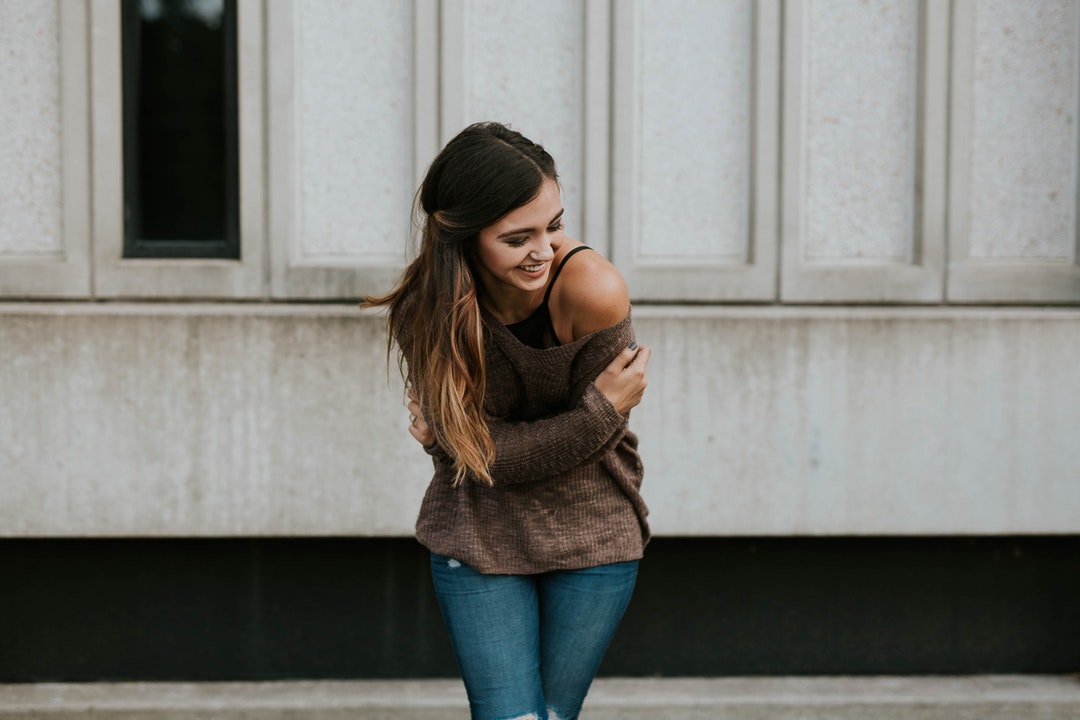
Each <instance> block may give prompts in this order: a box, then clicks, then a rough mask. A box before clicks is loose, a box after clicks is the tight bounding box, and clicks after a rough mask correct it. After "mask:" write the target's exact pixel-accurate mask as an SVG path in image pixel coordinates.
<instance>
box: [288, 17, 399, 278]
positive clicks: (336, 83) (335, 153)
mask: <svg viewBox="0 0 1080 720" xmlns="http://www.w3.org/2000/svg"><path fill="white" fill-rule="evenodd" d="M412 10H413V8H412V5H411V4H410V3H402V2H398V1H397V0H364V1H363V2H357V1H355V0H333V1H328V0H303V1H302V2H300V3H298V5H297V8H296V17H295V33H296V36H295V37H296V51H295V60H294V64H295V73H296V75H295V83H296V105H295V108H294V112H295V114H296V136H297V152H296V164H297V172H296V176H297V177H296V179H297V184H298V193H299V197H298V207H297V230H298V235H297V237H296V238H295V242H296V246H295V248H294V252H293V258H294V262H299V263H304V262H313V261H317V260H319V259H326V260H335V259H354V258H355V259H356V260H359V261H363V260H365V259H369V260H370V259H373V260H376V261H380V260H387V259H390V260H391V261H392V260H394V259H397V258H400V257H401V255H402V250H403V248H404V246H405V241H406V239H407V238H408V229H409V227H408V222H409V205H410V203H411V201H412V192H413V191H412V189H410V188H411V186H412V184H413V167H412V165H413V158H412V154H413V138H412V116H413V104H412V77H411V75H412V23H413V18H412Z"/></svg>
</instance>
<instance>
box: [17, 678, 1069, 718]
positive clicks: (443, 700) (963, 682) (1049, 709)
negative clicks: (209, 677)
mask: <svg viewBox="0 0 1080 720" xmlns="http://www.w3.org/2000/svg"><path fill="white" fill-rule="evenodd" d="M91 716H92V717H93V718H95V719H96V720H130V719H134V718H140V719H142V718H145V719H147V720H210V719H211V718H213V719H219V718H221V719H228V720H239V719H240V718H243V719H245V720H247V719H248V718H261V719H263V720H286V719H287V720H339V719H340V720H345V718H350V719H352V718H365V719H371V720H390V719H392V718H417V719H419V720H466V718H467V717H468V710H467V707H466V700H465V693H464V691H463V690H462V687H461V684H460V683H459V682H458V681H456V680H400V681H353V682H338V681H317V682H270V683H116V684H113V683H101V684H78V685H71V684H38V685H0V718H19V719H20V720H36V719H38V718H42V719H45V718H48V719H49V720H62V719H65V718H84V717H91ZM582 716H583V717H584V718H587V719H588V720H615V719H616V718H631V719H635V718H640V719H641V720H644V719H645V718H650V719H653V720H676V719H678V720H697V719H699V718H702V719H703V718H727V719H729V720H766V718H767V719H768V720H856V719H858V720H868V719H871V718H872V719H873V720H892V719H894V718H895V719H896V720H900V719H901V718H903V719H904V720H923V719H925V720H930V719H931V718H933V719H934V720H1076V718H1080V681H1078V679H1077V678H1076V677H1067V676H1026V675H1025V676H1009V675H1004V676H1003V675H997V676H995V675H985V676H971V677H919V678H906V677H867V678H854V677H848V678H843V677H837V678H831V677H830V678H805V677H782V678H718V679H696V678H678V679H655V678H648V679H638V678H632V679H631V678H625V679H623V678H606V679H601V680H598V681H597V682H596V683H595V684H594V686H593V690H592V692H591V693H590V695H589V699H588V701H587V702H586V705H585V710H584V712H583V713H582Z"/></svg>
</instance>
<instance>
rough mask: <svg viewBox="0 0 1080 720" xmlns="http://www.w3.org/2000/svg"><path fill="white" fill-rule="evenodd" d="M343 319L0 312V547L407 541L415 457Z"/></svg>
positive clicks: (146, 310)
mask: <svg viewBox="0 0 1080 720" xmlns="http://www.w3.org/2000/svg"><path fill="white" fill-rule="evenodd" d="M359 315H360V313H359V311H357V310H356V309H353V308H346V309H337V310H332V309H331V310H328V309H323V308H311V309H306V308H295V307H294V308H284V309H282V310H276V309H274V308H265V309H260V310H258V311H249V310H247V309H246V308H232V309H223V310H216V311H215V310H214V309H207V308H196V309H187V308H184V307H174V308H170V309H155V308H153V307H128V308H121V307H117V308H115V309H113V308H107V309H104V310H102V311H98V310H95V309H91V310H90V311H88V312H79V311H78V310H75V311H74V312H68V311H66V310H65V309H63V308H61V309H58V310H57V311H49V310H46V311H45V312H44V313H43V314H32V313H21V314H14V315H12V314H4V315H3V316H2V320H0V327H2V330H0V367H2V368H3V369H2V370H0V397H3V398H4V402H3V405H2V406H0V487H3V495H2V496H0V534H3V535H176V534H179V535H237V534H240V535H247V534H255V535H259V534H284V535H294V534H300V535H321V534H334V533H344V534H360V535H364V534H375V535H378V534H389V535H394V534H397V535H400V534H405V533H408V532H410V531H411V527H412V520H413V518H414V517H415V514H416V509H417V507H418V504H419V500H420V496H421V494H422V492H423V489H424V487H425V486H426V483H427V479H429V478H430V461H429V460H428V458H427V456H426V455H424V453H423V452H422V451H420V449H419V447H413V445H415V443H414V442H404V441H405V440H410V441H411V438H410V437H409V436H408V433H407V431H406V425H407V422H408V420H407V412H406V410H405V409H404V405H403V402H402V394H401V390H400V385H399V384H398V383H396V382H391V383H390V384H389V385H388V383H387V373H386V369H385V367H386V366H385V362H384V357H385V344H384V335H383V333H382V332H381V330H380V327H379V325H378V323H376V322H375V321H374V320H370V319H369V320H366V321H365V320H361V319H360V317H359ZM391 378H392V380H393V379H394V378H393V376H391Z"/></svg>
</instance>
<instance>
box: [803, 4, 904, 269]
mask: <svg viewBox="0 0 1080 720" xmlns="http://www.w3.org/2000/svg"><path fill="white" fill-rule="evenodd" d="M805 13H806V15H805V17H806V30H805V32H806V60H805V71H804V72H805V73H806V87H805V88H804V89H803V97H804V98H805V102H806V105H807V109H806V118H805V123H806V126H805V129H804V130H803V132H804V133H805V138H806V141H805V142H806V146H805V147H806V150H805V152H806V177H805V180H804V183H803V188H802V191H803V192H805V193H806V238H805V244H804V247H803V253H804V257H805V259H807V260H809V261H822V262H836V261H840V262H844V261H856V262H858V261H865V260H870V259H872V260H874V261H877V262H881V261H900V262H907V261H908V260H910V259H911V257H912V256H913V254H914V249H913V243H914V233H915V217H914V213H915V176H916V168H917V155H916V138H917V120H916V118H917V111H918V82H917V79H918V16H919V12H918V3H917V2H914V0H888V1H887V2H875V3H856V2H844V3H840V2H835V0H825V1H822V0H807V3H806V10H805Z"/></svg>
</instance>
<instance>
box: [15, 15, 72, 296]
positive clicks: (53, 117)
mask: <svg viewBox="0 0 1080 720" xmlns="http://www.w3.org/2000/svg"><path fill="white" fill-rule="evenodd" d="M86 22H87V20H86V5H85V3H84V2H82V1H81V0H72V1H71V2H63V3H61V2H57V1H56V0H52V1H47V2H35V3H25V2H18V1H17V0H0V48H3V60H2V61H0V117H2V118H3V120H2V121H0V168H2V169H3V174H2V175H0V295H8V296H16V297H18V296H68V297H70V296H83V295H86V294H88V293H89V291H90V276H89V242H88V239H89V233H88V225H89V222H88V195H89V191H88V180H87V176H86V173H87V168H88V149H87V142H88V140H87V133H88V116H87V105H86V103H87V91H86V77H85V74H84V73H85V70H84V69H85V67H86V32H87V27H86Z"/></svg>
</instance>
